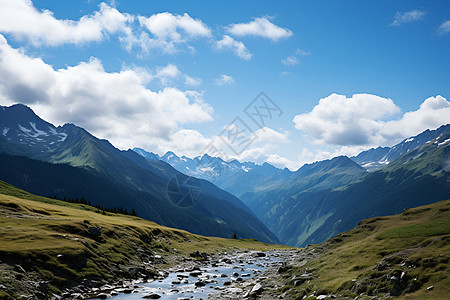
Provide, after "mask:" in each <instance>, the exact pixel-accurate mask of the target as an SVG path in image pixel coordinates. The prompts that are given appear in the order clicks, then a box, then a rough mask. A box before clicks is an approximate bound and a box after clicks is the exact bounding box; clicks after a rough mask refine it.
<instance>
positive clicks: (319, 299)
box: [316, 295, 328, 300]
mask: <svg viewBox="0 0 450 300" xmlns="http://www.w3.org/2000/svg"><path fill="white" fill-rule="evenodd" d="M325 298H328V296H327V295H320V296H317V298H316V299H317V300H322V299H325Z"/></svg>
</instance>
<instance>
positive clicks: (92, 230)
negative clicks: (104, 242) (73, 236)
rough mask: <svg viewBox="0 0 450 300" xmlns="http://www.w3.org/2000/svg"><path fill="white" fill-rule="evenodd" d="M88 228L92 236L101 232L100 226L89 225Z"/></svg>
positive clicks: (96, 235)
mask: <svg viewBox="0 0 450 300" xmlns="http://www.w3.org/2000/svg"><path fill="white" fill-rule="evenodd" d="M88 230H89V233H90V234H91V235H92V236H94V237H98V236H100V235H101V234H102V230H101V227H96V226H91V227H89V229H88Z"/></svg>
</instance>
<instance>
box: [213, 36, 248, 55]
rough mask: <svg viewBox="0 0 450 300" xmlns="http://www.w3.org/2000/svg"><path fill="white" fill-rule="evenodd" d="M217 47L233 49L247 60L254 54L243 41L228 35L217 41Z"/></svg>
mask: <svg viewBox="0 0 450 300" xmlns="http://www.w3.org/2000/svg"><path fill="white" fill-rule="evenodd" d="M216 49H218V50H224V49H229V50H232V51H233V52H234V54H236V55H237V56H239V57H240V58H242V59H245V60H250V59H251V58H252V54H251V53H250V51H248V49H247V47H245V45H244V43H243V42H240V41H236V40H234V39H233V38H232V37H230V36H228V35H224V36H223V38H222V39H221V40H219V41H217V42H216Z"/></svg>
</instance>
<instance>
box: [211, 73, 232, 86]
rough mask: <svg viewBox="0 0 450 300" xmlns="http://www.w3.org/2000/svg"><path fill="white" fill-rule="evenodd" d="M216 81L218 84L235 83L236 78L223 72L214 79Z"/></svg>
mask: <svg viewBox="0 0 450 300" xmlns="http://www.w3.org/2000/svg"><path fill="white" fill-rule="evenodd" d="M214 83H215V84H216V85H229V84H233V83H234V78H233V77H231V76H229V75H226V74H221V75H220V76H219V78H216V79H215V80H214Z"/></svg>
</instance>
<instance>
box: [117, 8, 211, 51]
mask: <svg viewBox="0 0 450 300" xmlns="http://www.w3.org/2000/svg"><path fill="white" fill-rule="evenodd" d="M137 19H138V20H139V24H140V25H141V27H143V28H145V29H146V30H147V32H149V33H150V34H151V36H149V34H147V32H142V33H141V35H140V36H139V37H129V39H128V40H126V39H125V42H127V43H128V47H129V48H130V47H132V45H133V44H137V45H139V46H140V47H141V48H142V49H143V50H144V51H145V52H150V50H151V49H154V48H158V49H159V50H161V51H163V52H166V53H174V52H176V51H178V49H179V48H180V47H182V46H184V47H186V48H188V49H193V48H192V46H190V45H189V44H188V42H189V41H191V40H193V39H196V38H209V37H211V36H212V34H211V30H210V29H209V27H208V26H207V25H206V24H205V23H203V21H202V20H200V19H194V18H192V17H191V16H189V15H188V14H187V13H185V14H183V15H175V14H171V13H169V12H163V13H158V14H154V15H152V16H150V17H144V16H138V17H137Z"/></svg>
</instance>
